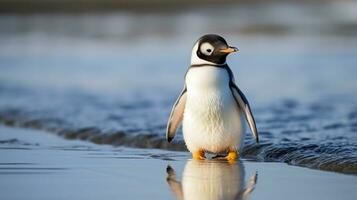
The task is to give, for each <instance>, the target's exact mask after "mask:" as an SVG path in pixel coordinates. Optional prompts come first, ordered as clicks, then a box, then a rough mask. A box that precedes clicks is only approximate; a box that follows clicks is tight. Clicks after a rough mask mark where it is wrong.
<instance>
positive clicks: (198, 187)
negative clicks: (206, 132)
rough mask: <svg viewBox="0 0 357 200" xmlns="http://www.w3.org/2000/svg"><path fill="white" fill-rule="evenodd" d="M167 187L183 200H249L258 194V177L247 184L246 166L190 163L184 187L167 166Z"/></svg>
mask: <svg viewBox="0 0 357 200" xmlns="http://www.w3.org/2000/svg"><path fill="white" fill-rule="evenodd" d="M166 171H167V179H166V180H167V183H168V184H169V186H170V188H171V190H172V191H173V193H174V194H175V196H176V198H177V199H180V200H201V199H202V200H206V199H207V200H208V199H212V200H213V199H224V200H233V199H235V200H238V199H241V200H243V199H244V200H245V199H248V197H249V195H250V193H251V192H252V191H253V190H254V187H255V184H256V182H257V173H255V174H254V175H252V176H251V177H250V179H249V180H248V182H247V183H244V176H245V175H244V166H243V163H242V162H240V161H237V163H234V164H230V163H228V162H220V161H208V160H189V161H188V162H187V163H186V166H185V169H184V171H183V174H182V183H180V182H179V181H178V180H176V174H175V170H174V169H173V168H171V167H170V166H167V169H166Z"/></svg>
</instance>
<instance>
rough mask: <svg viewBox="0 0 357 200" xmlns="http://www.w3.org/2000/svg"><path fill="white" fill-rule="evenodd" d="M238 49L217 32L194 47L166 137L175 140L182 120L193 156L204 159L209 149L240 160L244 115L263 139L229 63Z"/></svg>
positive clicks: (210, 151) (185, 136)
mask: <svg viewBox="0 0 357 200" xmlns="http://www.w3.org/2000/svg"><path fill="white" fill-rule="evenodd" d="M234 52H238V49H237V48H236V47H231V46H229V45H228V44H227V42H226V40H225V39H224V38H223V37H221V36H219V35H215V34H207V35H204V36H202V37H201V38H199V39H198V40H197V42H196V43H195V45H194V47H193V49H192V54H191V65H190V67H189V68H188V70H187V72H186V75H185V84H184V87H183V89H182V92H181V94H180V95H179V97H178V98H177V100H176V102H175V104H174V105H173V107H172V110H171V113H170V116H169V120H168V123H167V128H166V139H167V141H168V142H171V141H172V140H173V138H174V136H175V134H176V131H177V129H178V127H179V126H180V124H181V123H182V131H183V138H184V141H185V144H186V147H187V149H188V150H189V151H190V152H191V153H192V157H193V159H199V160H203V159H205V158H206V157H205V152H209V153H214V154H219V153H225V154H226V156H225V157H224V159H226V160H228V161H234V160H236V159H237V158H238V156H239V152H240V150H241V148H242V144H243V142H244V126H243V119H242V116H243V115H244V117H245V119H246V121H247V123H248V125H249V127H250V130H251V132H252V134H253V136H254V137H255V139H256V142H257V143H259V136H258V131H257V128H256V123H255V120H254V117H253V114H252V111H251V108H250V105H249V102H248V100H247V98H246V97H245V95H244V94H243V92H242V91H241V90H240V89H239V88H238V86H237V85H236V83H235V80H234V75H233V72H232V70H231V69H230V68H229V66H228V64H227V63H226V58H227V56H228V55H229V54H231V53H234Z"/></svg>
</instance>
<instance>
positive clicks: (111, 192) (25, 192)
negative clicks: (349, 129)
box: [0, 126, 357, 200]
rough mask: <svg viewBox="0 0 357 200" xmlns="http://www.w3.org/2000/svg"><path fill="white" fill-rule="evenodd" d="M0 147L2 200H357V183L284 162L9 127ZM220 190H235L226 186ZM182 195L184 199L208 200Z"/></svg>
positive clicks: (1, 136) (3, 129) (2, 131)
mask: <svg viewBox="0 0 357 200" xmlns="http://www.w3.org/2000/svg"><path fill="white" fill-rule="evenodd" d="M0 141H1V142H0V155H1V156H0V176H1V178H0V187H1V188H3V191H4V192H3V193H2V197H3V198H5V199H24V198H26V199H39V198H42V199H63V198H65V197H69V196H70V197H71V198H76V199H78V200H80V199H98V198H120V199H145V198H147V197H150V198H155V199H174V198H175V195H176V192H177V191H180V190H179V188H177V187H176V186H177V185H175V184H173V183H180V184H182V186H181V187H182V188H187V187H190V185H192V184H196V186H202V188H203V189H204V188H205V184H206V183H209V184H210V187H213V190H210V191H211V192H212V194H210V195H219V194H220V193H219V191H222V190H223V193H222V194H224V195H228V196H226V197H227V198H230V197H232V196H234V195H235V194H236V193H237V194H238V193H239V194H242V191H245V192H243V193H246V194H247V195H248V196H249V197H250V199H270V198H274V199H286V198H287V197H289V199H291V200H294V199H301V198H304V199H322V198H324V199H326V200H329V199H336V198H338V199H346V200H349V199H351V200H352V199H354V197H355V196H356V195H357V191H356V190H355V189H354V186H355V185H356V184H357V178H356V176H353V175H345V174H340V173H334V172H325V171H320V170H311V169H307V168H302V167H295V166H289V165H287V164H284V163H263V162H251V161H248V160H244V159H243V160H242V159H241V160H240V161H238V162H237V163H236V164H234V165H229V164H228V163H226V162H216V161H204V162H196V161H192V160H191V159H190V155H189V153H187V152H171V151H165V150H157V149H135V148H126V147H112V146H109V145H96V144H91V143H87V142H83V141H68V140H64V139H62V138H59V137H58V136H55V135H52V134H48V133H46V132H44V131H37V130H28V129H20V128H8V127H4V126H0ZM169 166H170V167H169ZM197 170H198V171H197ZM173 172H174V173H173ZM255 174H256V176H255ZM172 175H175V176H174V177H173V176H172ZM173 178H174V179H173ZM172 180H175V181H176V182H175V181H174V182H170V181H172ZM207 181H208V182H207ZM222 183H230V184H229V185H230V186H232V188H233V189H232V188H231V189H229V187H228V186H227V184H226V185H223V186H226V187H221V186H222ZM20 188H21V192H16V191H17V190H18V189H20ZM237 188H238V190H237ZM197 189H199V188H197ZM173 190H174V191H173ZM175 191H176V192H175ZM182 191H184V192H183V194H182V195H183V196H185V197H187V198H189V197H197V198H199V197H204V195H206V193H197V191H199V190H196V192H195V191H193V193H192V191H187V190H186V189H183V190H182ZM228 191H231V192H232V191H233V193H230V192H228ZM301 191H303V192H301ZM240 192H241V193H240Z"/></svg>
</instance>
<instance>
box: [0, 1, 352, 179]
mask: <svg viewBox="0 0 357 200" xmlns="http://www.w3.org/2000/svg"><path fill="white" fill-rule="evenodd" d="M351 8H356V4H355V3H353V2H350V3H330V4H323V5H318V6H317V5H316V6H313V5H310V6H308V5H300V4H271V5H244V6H242V5H237V6H232V7H230V8H226V7H222V8H219V9H213V8H204V9H191V10H187V11H181V12H174V13H142V14H137V13H131V12H117V13H110V14H98V13H97V14H90V13H88V14H73V15H71V14H56V15H41V14H38V15H26V16H24V15H22V16H21V15H9V16H5V15H2V16H1V17H0V25H1V26H2V27H7V29H2V30H0V36H1V37H0V45H1V48H0V83H1V85H0V121H1V123H3V124H6V125H9V126H21V127H29V128H35V129H45V130H49V131H51V132H53V133H56V134H58V135H61V136H63V137H65V138H68V139H82V140H87V141H91V142H94V143H98V144H112V145H115V146H119V145H125V146H132V147H141V148H164V149H172V150H185V146H184V144H183V141H182V136H181V134H180V133H179V134H178V137H177V138H176V139H175V143H174V144H168V143H166V142H165V141H164V129H165V126H166V121H167V117H168V114H169V112H170V108H171V106H172V104H173V102H174V101H175V98H176V96H177V95H178V93H179V91H180V89H181V87H182V84H183V75H184V73H185V71H186V69H187V66H188V65H189V56H190V49H191V47H192V45H193V43H194V41H195V40H196V39H197V38H198V37H199V36H200V35H202V34H204V33H207V32H214V33H220V34H222V35H224V36H225V38H227V40H228V42H229V43H230V44H232V45H234V46H237V47H238V48H239V49H240V51H241V53H240V54H237V55H233V56H231V57H229V59H228V63H229V65H230V66H231V68H232V70H233V71H234V73H235V75H236V79H237V83H238V86H240V87H241V89H242V90H243V91H244V92H245V94H246V96H247V97H248V99H249V100H250V103H251V105H252V107H253V111H254V114H255V117H256V121H257V126H258V129H259V130H260V134H261V144H260V145H256V144H254V141H253V140H251V137H250V133H249V130H247V139H246V147H245V148H244V151H243V152H242V154H243V157H245V158H249V159H253V160H257V161H278V162H286V163H289V164H292V165H299V166H306V167H311V168H315V169H323V170H332V171H338V172H344V173H354V174H356V173H357V135H356V132H357V104H356V100H357V96H356V92H357V87H356V85H357V80H356V78H355V77H356V74H357V67H356V66H357V28H356V27H357V15H356V14H355V12H352V11H351ZM212 14H214V15H212ZM227 18H229V19H234V20H227Z"/></svg>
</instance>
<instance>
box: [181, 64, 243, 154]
mask: <svg viewBox="0 0 357 200" xmlns="http://www.w3.org/2000/svg"><path fill="white" fill-rule="evenodd" d="M186 86H187V100H186V107H185V112H184V118H183V136H184V139H185V143H186V146H187V148H188V149H189V151H191V152H193V151H197V150H199V149H203V150H206V151H210V152H213V153H219V152H224V151H226V150H228V149H236V150H239V149H240V146H241V142H242V141H243V136H244V134H243V133H244V131H243V126H242V122H241V113H240V111H239V108H238V106H237V105H236V102H235V100H234V98H233V95H232V93H231V90H230V88H229V76H228V73H227V72H226V70H225V69H220V68H217V67H199V68H193V69H190V70H189V72H188V73H187V76H186Z"/></svg>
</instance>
